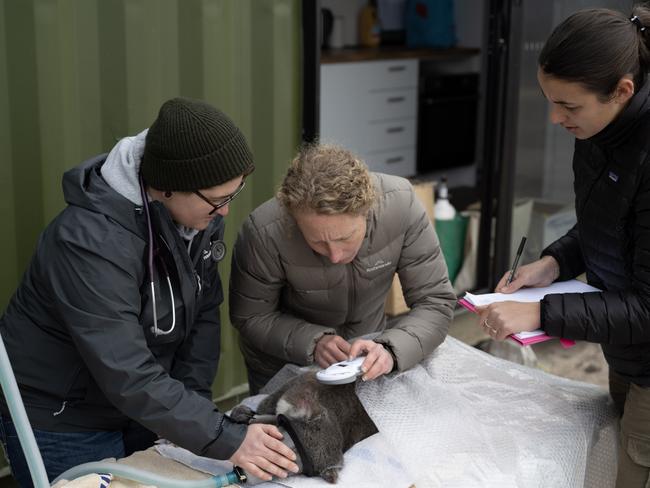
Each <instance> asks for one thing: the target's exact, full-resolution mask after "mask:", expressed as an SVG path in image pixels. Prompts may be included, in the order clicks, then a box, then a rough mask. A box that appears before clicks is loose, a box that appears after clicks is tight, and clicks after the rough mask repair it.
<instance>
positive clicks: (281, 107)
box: [0, 0, 300, 396]
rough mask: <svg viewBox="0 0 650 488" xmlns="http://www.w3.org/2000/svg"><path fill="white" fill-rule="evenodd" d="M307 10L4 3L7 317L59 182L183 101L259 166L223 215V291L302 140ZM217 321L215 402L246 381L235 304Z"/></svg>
mask: <svg viewBox="0 0 650 488" xmlns="http://www.w3.org/2000/svg"><path fill="white" fill-rule="evenodd" d="M299 9H300V2H299V0H0V216H1V217H2V225H3V230H2V232H0V270H1V274H0V310H4V308H5V306H6V304H7V302H8V300H9V298H10V297H11V294H12V293H13V291H14V289H15V287H16V285H17V283H18V281H19V279H20V277H21V276H22V273H23V271H24V270H25V268H26V266H27V264H28V261H29V259H30V256H31V254H32V252H33V250H34V247H35V244H36V241H37V239H38V235H39V233H40V232H41V231H42V229H43V228H44V227H45V225H46V224H47V223H48V222H49V221H50V220H51V219H52V218H53V217H54V216H55V215H56V214H57V213H58V212H59V211H60V210H61V209H62V208H63V206H64V201H63V195H62V192H61V176H62V173H63V172H64V171H65V170H66V169H68V168H70V167H72V166H75V165H76V164H78V163H79V162H81V161H83V160H84V159H86V158H88V157H90V156H93V155H95V154H98V153H102V152H106V151H108V150H110V148H111V147H112V146H113V145H114V144H115V142H116V141H117V140H119V139H120V138H121V137H124V136H127V135H134V134H136V133H138V132H140V131H141V130H143V129H144V128H146V127H148V126H149V125H150V124H151V122H152V121H153V120H154V118H155V117H156V114H157V111H158V108H159V107H160V105H161V104H162V102H164V101H165V100H167V99H169V98H171V97H175V96H186V97H192V98H199V99H204V100H207V101H208V102H210V103H212V104H214V105H215V106H217V107H219V108H221V109H222V110H223V111H224V112H226V113H227V114H229V115H230V116H231V117H232V118H233V119H234V121H235V122H236V123H237V125H238V126H239V127H240V128H241V129H242V131H243V132H244V134H245V135H246V138H247V139H248V141H249V143H250V144H251V147H252V149H253V153H254V155H255V164H256V168H257V169H256V171H255V172H254V173H253V176H252V177H251V178H250V179H249V180H248V183H249V184H247V186H246V189H245V190H244V192H243V193H242V194H241V195H240V196H239V197H238V198H237V200H236V201H235V202H234V203H233V204H232V205H231V211H230V214H229V215H228V217H227V224H226V227H227V231H226V243H227V245H228V250H229V252H228V255H227V257H226V259H225V260H224V261H223V262H222V265H221V266H220V268H221V269H220V273H221V276H222V281H223V284H224V287H226V288H227V285H228V276H229V271H230V265H229V261H230V251H231V249H232V243H233V242H234V238H235V236H236V232H237V230H238V228H239V226H240V224H241V222H242V221H243V219H244V218H245V217H246V216H247V215H248V213H249V212H250V211H251V210H252V209H253V208H254V207H255V206H257V205H258V204H260V203H262V202H263V201H264V200H266V199H268V198H269V197H270V196H271V195H272V194H273V192H274V189H275V187H276V185H277V183H278V182H279V180H280V178H281V177H282V175H283V173H284V170H285V167H286V165H287V163H288V161H289V160H290V158H291V157H292V155H293V153H294V152H295V150H296V148H297V145H298V144H299V141H300V120H299V117H300V115H299V114H300V111H299V100H300V70H299V62H300V58H299V57H300V48H299V46H300V11H299ZM226 296H227V293H226ZM221 316H222V322H223V333H222V335H223V337H222V356H221V358H222V359H221V363H220V368H219V375H218V378H217V381H216V382H215V390H214V392H215V396H223V395H227V394H228V392H232V391H237V388H236V387H237V386H238V385H239V386H240V385H242V384H243V383H245V381H246V375H245V370H244V366H243V361H242V359H241V357H240V354H239V349H238V347H237V340H236V337H235V334H234V332H233V329H232V328H231V326H230V325H229V321H228V318H227V317H228V311H227V304H224V306H222V308H221ZM233 389H234V390H233Z"/></svg>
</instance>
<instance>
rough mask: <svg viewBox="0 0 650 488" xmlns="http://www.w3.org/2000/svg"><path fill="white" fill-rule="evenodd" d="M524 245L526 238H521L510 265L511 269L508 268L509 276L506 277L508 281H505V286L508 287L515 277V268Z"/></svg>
mask: <svg viewBox="0 0 650 488" xmlns="http://www.w3.org/2000/svg"><path fill="white" fill-rule="evenodd" d="M525 245H526V236H523V237H522V238H521V242H520V243H519V247H518V248H517V254H515V261H514V263H512V268H510V276H508V279H507V280H506V286H510V283H512V279H513V278H514V277H515V273H516V272H517V267H518V266H519V260H520V259H521V255H522V253H523V252H524V246H525Z"/></svg>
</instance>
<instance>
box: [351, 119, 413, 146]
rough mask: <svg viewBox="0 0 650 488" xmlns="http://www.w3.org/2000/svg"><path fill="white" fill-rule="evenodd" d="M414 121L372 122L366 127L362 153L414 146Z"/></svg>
mask: <svg viewBox="0 0 650 488" xmlns="http://www.w3.org/2000/svg"><path fill="white" fill-rule="evenodd" d="M416 126H417V121H416V119H415V118H414V117H413V118H409V119H399V120H388V121H372V122H369V123H368V125H367V126H366V134H365V138H364V140H363V144H364V145H363V148H362V149H363V150H364V151H381V150H385V149H390V148H394V147H395V148H397V147H406V146H415V142H416V130H415V129H416Z"/></svg>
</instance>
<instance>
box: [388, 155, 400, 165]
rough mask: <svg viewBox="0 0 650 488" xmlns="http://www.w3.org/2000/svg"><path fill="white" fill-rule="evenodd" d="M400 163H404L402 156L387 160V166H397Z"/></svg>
mask: <svg viewBox="0 0 650 488" xmlns="http://www.w3.org/2000/svg"><path fill="white" fill-rule="evenodd" d="M400 161H404V158H403V157H402V156H395V157H394V158H388V159H387V160H386V164H395V163H399V162H400Z"/></svg>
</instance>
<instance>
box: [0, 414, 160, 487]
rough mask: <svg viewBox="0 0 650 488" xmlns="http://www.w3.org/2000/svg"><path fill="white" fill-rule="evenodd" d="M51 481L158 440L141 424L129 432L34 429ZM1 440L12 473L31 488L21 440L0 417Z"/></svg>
mask: <svg viewBox="0 0 650 488" xmlns="http://www.w3.org/2000/svg"><path fill="white" fill-rule="evenodd" d="M34 437H35V438H36V443H37V444H38V449H39V451H41V456H42V458H43V463H44V464H45V470H46V471H47V477H48V478H49V480H50V482H52V481H54V479H55V478H56V477H57V476H59V475H60V474H61V473H63V472H64V471H66V470H68V469H70V468H72V467H74V466H77V465H78V464H83V463H89V462H93V461H101V460H102V459H105V458H109V457H112V458H121V457H124V456H125V455H129V454H131V453H133V452H135V451H136V450H142V449H146V448H147V447H149V446H151V445H152V444H153V442H154V441H155V439H156V437H155V436H154V435H153V434H152V433H151V432H149V431H148V430H146V429H144V428H143V427H141V426H140V425H137V424H134V427H133V428H132V429H129V430H128V431H124V432H122V431H97V432H48V431H44V430H37V429H34ZM0 441H2V444H3V447H4V449H5V452H6V454H7V458H8V461H9V464H10V465H11V473H12V475H13V477H14V478H15V480H16V481H17V482H18V484H19V485H20V486H21V487H22V488H32V487H33V484H32V478H31V475H30V474H29V467H28V466H27V460H26V459H25V457H24V455H23V450H22V448H21V447H20V442H19V441H18V434H17V433H16V429H15V427H14V424H13V422H12V421H11V419H10V418H9V417H6V416H3V415H0Z"/></svg>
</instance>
